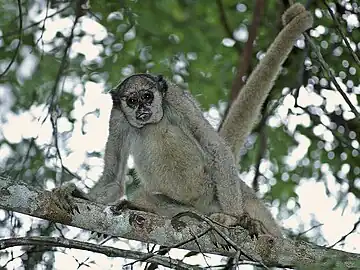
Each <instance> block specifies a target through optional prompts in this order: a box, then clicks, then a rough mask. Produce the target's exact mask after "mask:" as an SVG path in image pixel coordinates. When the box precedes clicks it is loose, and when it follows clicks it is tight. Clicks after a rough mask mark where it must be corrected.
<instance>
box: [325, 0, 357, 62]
mask: <svg viewBox="0 0 360 270" xmlns="http://www.w3.org/2000/svg"><path fill="white" fill-rule="evenodd" d="M323 3H324V5H325V6H326V8H327V9H328V11H329V13H330V15H331V18H332V19H333V20H334V22H335V26H336V30H337V31H338V32H339V34H340V35H341V37H342V39H343V41H344V42H345V44H346V47H347V48H348V50H349V52H350V53H351V56H352V57H353V58H354V60H355V62H356V64H357V65H358V66H359V67H360V59H359V57H358V56H357V54H356V53H355V52H354V50H353V49H352V48H351V45H350V43H349V41H348V39H347V38H346V36H345V34H344V32H343V30H342V29H341V24H340V22H339V20H338V19H337V17H336V15H335V14H334V12H333V11H332V9H331V7H330V6H329V5H328V4H327V2H326V0H323Z"/></svg>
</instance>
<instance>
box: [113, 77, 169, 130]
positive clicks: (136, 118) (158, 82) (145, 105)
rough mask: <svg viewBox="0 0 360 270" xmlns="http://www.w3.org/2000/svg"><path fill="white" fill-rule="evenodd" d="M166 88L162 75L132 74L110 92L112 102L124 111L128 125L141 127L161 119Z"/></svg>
mask: <svg viewBox="0 0 360 270" xmlns="http://www.w3.org/2000/svg"><path fill="white" fill-rule="evenodd" d="M166 89H167V84H166V81H165V80H163V79H162V77H155V76H147V75H144V74H138V75H134V76H131V77H129V78H128V79H126V80H125V81H124V82H123V83H121V84H120V86H118V88H117V89H116V90H115V91H114V92H113V93H112V98H113V104H114V107H115V108H118V109H120V110H121V111H122V112H123V113H124V115H125V117H126V119H127V120H128V122H129V124H130V125H132V126H134V127H136V128H141V127H143V126H144V125H146V124H151V123H158V122H159V121H160V120H161V119H162V117H163V107H162V104H163V103H162V102H163V98H164V95H165V92H166Z"/></svg>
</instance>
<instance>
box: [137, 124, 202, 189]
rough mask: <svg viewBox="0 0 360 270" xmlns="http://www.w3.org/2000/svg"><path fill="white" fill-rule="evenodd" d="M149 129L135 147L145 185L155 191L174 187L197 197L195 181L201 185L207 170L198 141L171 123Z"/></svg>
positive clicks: (139, 169) (138, 169)
mask: <svg viewBox="0 0 360 270" xmlns="http://www.w3.org/2000/svg"><path fill="white" fill-rule="evenodd" d="M149 131H150V132H149ZM149 131H147V132H146V136H140V137H139V140H137V141H136V143H135V144H134V147H133V149H134V151H133V156H134V161H135V165H136V168H137V171H139V174H140V176H141V178H142V179H144V184H145V185H146V186H147V187H148V188H149V189H152V190H153V191H154V192H161V193H166V192H168V189H169V186H171V188H172V189H173V191H174V193H176V192H181V193H184V192H185V193H188V194H189V196H192V195H194V196H197V195H198V194H197V191H195V190H194V189H197V188H198V187H194V183H196V184H198V185H202V184H203V181H205V173H206V169H205V167H206V166H205V165H206V156H205V153H204V151H203V150H202V148H201V147H200V145H199V143H198V142H197V140H196V139H195V138H194V137H193V136H192V135H191V134H186V133H185V132H183V131H182V130H181V129H180V128H179V127H177V126H172V125H167V126H166V128H165V127H164V128H162V127H161V126H156V129H155V127H154V129H151V127H150V129H149ZM141 149H142V150H141ZM140 150H141V151H142V152H139V151H140ZM150 185H151V186H150ZM165 186H166V190H163V189H164V187H165ZM198 190H201V187H199V189H198ZM195 193H196V194H195Z"/></svg>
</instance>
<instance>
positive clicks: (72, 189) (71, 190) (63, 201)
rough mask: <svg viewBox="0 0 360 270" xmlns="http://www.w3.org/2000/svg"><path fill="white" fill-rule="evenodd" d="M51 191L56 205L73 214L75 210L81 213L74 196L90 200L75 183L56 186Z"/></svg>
mask: <svg viewBox="0 0 360 270" xmlns="http://www.w3.org/2000/svg"><path fill="white" fill-rule="evenodd" d="M51 192H52V193H53V200H54V203H55V204H56V206H57V207H59V208H60V209H63V210H65V211H66V212H68V213H71V214H74V213H75V212H74V211H77V212H78V213H80V211H79V208H78V207H77V205H76V203H75V201H74V197H77V198H81V199H85V200H90V199H89V197H88V196H87V195H86V194H85V193H84V192H82V191H81V190H79V189H78V188H77V187H76V185H75V184H74V183H67V184H65V185H63V186H61V187H58V188H54V189H53V190H52V191H51Z"/></svg>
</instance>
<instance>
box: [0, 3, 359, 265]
mask: <svg viewBox="0 0 360 270" xmlns="http://www.w3.org/2000/svg"><path fill="white" fill-rule="evenodd" d="M298 2H301V3H303V4H304V5H305V6H306V7H307V9H308V10H310V11H311V12H312V13H313V16H314V20H315V22H314V28H313V29H312V30H310V31H309V32H308V33H309V36H310V39H304V38H303V37H302V38H300V39H299V40H298V41H297V42H296V44H295V47H294V49H293V51H292V53H291V55H290V56H289V58H288V60H287V61H286V62H285V64H284V68H283V69H282V71H281V74H280V76H279V78H278V79H277V81H276V84H275V86H274V88H273V89H272V91H271V94H270V96H269V98H268V99H267V101H266V103H265V105H264V108H263V116H262V119H261V120H260V122H259V124H258V125H257V126H256V127H255V128H254V131H253V133H252V134H251V135H250V136H249V138H248V140H247V142H246V144H245V146H244V147H243V149H242V150H241V153H240V155H241V162H240V164H239V170H240V172H241V177H242V179H243V180H244V181H246V182H247V183H248V184H249V185H251V186H253V187H255V188H257V189H258V190H259V191H258V194H259V196H260V197H263V198H264V200H265V201H266V202H267V204H268V205H269V207H270V208H271V211H272V213H273V214H274V216H275V217H276V219H277V220H279V223H280V224H281V225H282V226H283V227H285V228H286V229H288V230H289V231H290V232H291V233H292V234H294V235H299V236H298V237H304V238H306V239H307V240H308V241H311V242H314V243H316V244H319V245H323V246H331V245H333V244H336V245H335V247H336V248H338V249H342V250H346V251H351V252H357V253H359V252H360V246H359V243H360V229H358V228H357V225H358V224H359V223H360V215H359V198H360V155H359V152H360V149H359V148H360V147H359V142H360V139H359V136H360V121H359V119H360V118H359V112H360V108H359V103H360V81H359V78H360V76H359V72H360V70H359V69H360V61H359V57H360V53H359V50H360V31H359V27H360V22H359V14H360V3H359V2H358V1H356V0H355V1H344V0H337V1H327V0H321V1H311V0H307V1H298ZM0 5H1V6H0V18H1V19H0V173H1V175H9V176H10V177H11V178H13V179H15V181H25V182H27V183H29V184H31V185H33V186H34V187H37V188H39V189H48V190H50V189H52V188H54V187H57V186H60V185H61V184H63V183H65V182H68V181H71V182H74V183H76V185H77V186H78V187H79V188H81V189H83V190H85V191H86V190H88V189H89V188H91V187H92V186H93V185H94V183H95V182H96V181H97V180H98V179H99V177H100V175H101V172H102V168H103V160H102V157H103V153H104V146H105V142H106V137H107V135H108V118H109V113H110V109H111V99H110V95H108V94H107V92H108V91H109V90H110V89H111V88H112V87H114V86H115V85H116V84H117V83H118V82H119V81H121V80H123V79H124V78H125V77H126V76H128V75H131V74H133V73H138V72H151V73H155V74H163V75H164V76H166V77H167V78H169V79H171V80H172V81H174V82H176V83H177V84H179V85H180V86H181V87H184V88H187V89H189V90H190V91H191V92H192V94H193V95H194V96H195V97H196V99H197V100H198V101H199V102H200V104H201V106H202V108H203V109H204V114H205V116H206V118H207V119H208V120H209V121H210V122H211V123H212V124H213V125H214V128H217V127H218V126H219V125H220V123H221V119H223V117H224V115H226V108H227V107H228V105H229V104H231V101H232V100H233V99H234V97H235V96H236V94H237V92H238V90H239V89H241V86H242V85H243V84H244V82H245V80H246V77H247V76H248V75H249V74H250V73H251V71H252V70H253V69H254V67H255V66H256V64H257V62H258V61H259V60H260V59H261V57H263V56H264V54H265V52H266V50H267V47H268V46H269V45H270V44H271V42H272V41H273V40H274V38H275V37H276V35H277V33H278V32H279V31H280V30H281V28H282V24H281V14H282V13H283V12H284V10H285V9H286V8H287V7H288V6H289V2H288V1H287V0H256V1H245V0H244V1H235V0H216V1H200V0H156V1H140V0H133V1H130V0H128V1H126V0H118V1H114V0H108V1H84V0H83V1H70V0H68V1H67V0H33V1H31V0H17V1H15V0H0ZM309 41H310V42H309ZM319 52H320V53H321V56H322V57H323V59H321V57H320V59H319V56H320V55H319ZM344 97H345V98H344ZM0 199H1V198H0ZM359 227H360V226H359ZM30 235H49V236H60V237H67V238H72V239H80V240H89V239H90V238H92V236H91V235H90V233H89V232H86V231H83V230H80V229H77V228H71V227H68V226H63V225H61V224H56V223H53V222H50V221H46V220H40V219H36V218H32V217H28V216H25V215H21V214H18V213H13V212H9V211H5V210H1V209H0V238H9V237H16V236H30ZM338 240H341V241H338ZM89 241H92V242H94V243H98V242H99V241H98V240H97V239H92V240H91V239H90V240H89ZM99 244H106V245H111V246H117V247H122V248H130V249H137V250H143V251H144V250H145V251H146V248H148V245H146V244H143V243H139V242H135V241H129V240H124V239H117V238H111V239H108V241H107V242H106V243H105V241H104V242H101V243H99ZM150 246H151V245H150ZM185 254H187V252H186V251H179V250H173V251H171V252H170V256H171V257H172V258H180V259H181V258H183V257H184V255H185ZM205 259H206V262H205ZM129 261H130V260H124V259H122V258H111V259H110V258H107V257H105V256H104V255H98V254H93V253H90V252H86V251H76V250H69V249H64V248H49V247H45V246H37V247H27V248H22V247H16V248H11V249H6V250H0V269H65V268H70V269H88V268H90V269H119V267H122V266H123V265H124V263H126V262H129ZM184 261H185V262H187V263H193V264H197V263H199V264H201V265H203V266H206V265H207V264H208V265H219V264H221V263H224V260H223V259H222V258H221V257H220V256H211V257H209V258H208V257H206V258H205V257H204V256H203V255H201V254H200V255H196V256H186V258H185V260H184ZM144 267H145V263H137V264H135V265H134V268H136V269H143V268H144ZM219 268H221V267H219ZM214 269H215V268H214ZM240 269H252V266H251V267H248V266H247V267H246V266H244V267H240Z"/></svg>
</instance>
